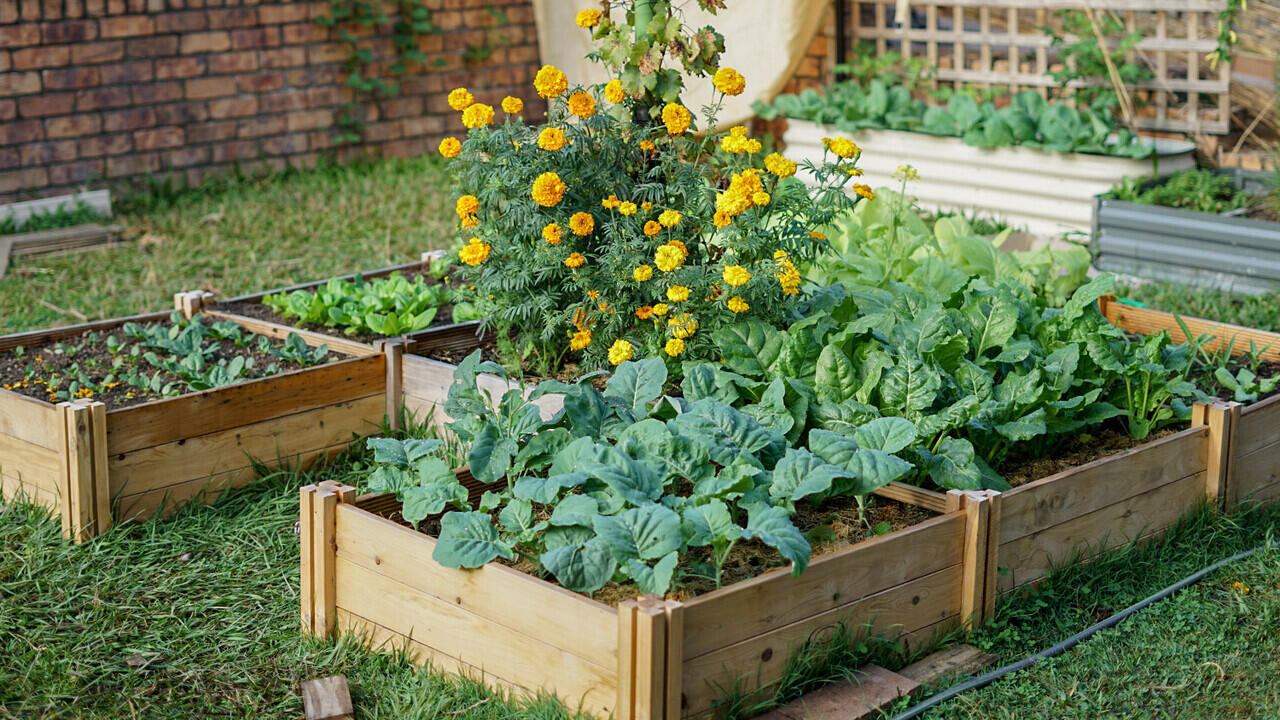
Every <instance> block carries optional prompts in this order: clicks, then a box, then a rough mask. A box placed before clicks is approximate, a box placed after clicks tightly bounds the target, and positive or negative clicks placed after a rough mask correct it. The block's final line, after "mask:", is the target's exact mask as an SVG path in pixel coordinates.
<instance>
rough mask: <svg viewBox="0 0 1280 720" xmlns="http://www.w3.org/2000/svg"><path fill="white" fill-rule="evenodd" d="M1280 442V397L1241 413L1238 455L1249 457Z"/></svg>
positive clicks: (1252, 406)
mask: <svg viewBox="0 0 1280 720" xmlns="http://www.w3.org/2000/svg"><path fill="white" fill-rule="evenodd" d="M1276 440H1280V395H1274V396H1272V397H1269V398H1267V399H1266V400H1263V401H1262V402H1260V403H1257V404H1256V405H1250V406H1248V407H1246V408H1244V409H1243V410H1241V411H1240V425H1239V427H1237V428H1236V454H1237V455H1248V454H1250V453H1253V452H1256V451H1257V450H1259V449H1260V448H1263V447H1266V446H1268V445H1271V444H1272V443H1274V442H1275V441H1276Z"/></svg>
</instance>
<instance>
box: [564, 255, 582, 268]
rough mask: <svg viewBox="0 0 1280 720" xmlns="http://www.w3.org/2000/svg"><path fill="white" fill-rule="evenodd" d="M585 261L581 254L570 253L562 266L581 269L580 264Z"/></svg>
mask: <svg viewBox="0 0 1280 720" xmlns="http://www.w3.org/2000/svg"><path fill="white" fill-rule="evenodd" d="M586 261H587V259H586V258H584V257H582V253H571V254H570V255H569V257H567V258H565V259H564V264H565V267H571V268H576V267H582V264H583V263H585V262H586Z"/></svg>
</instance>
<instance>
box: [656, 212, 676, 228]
mask: <svg viewBox="0 0 1280 720" xmlns="http://www.w3.org/2000/svg"><path fill="white" fill-rule="evenodd" d="M680 217H681V216H680V213H678V212H676V211H675V210H663V211H662V214H661V215H659V216H658V223H659V224H661V225H662V227H668V228H673V227H675V226H677V225H679V224H680Z"/></svg>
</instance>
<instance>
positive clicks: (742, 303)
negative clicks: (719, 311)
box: [724, 295, 751, 313]
mask: <svg viewBox="0 0 1280 720" xmlns="http://www.w3.org/2000/svg"><path fill="white" fill-rule="evenodd" d="M724 305H725V307H727V308H729V310H730V311H731V312H735V313H744V312H746V311H748V310H750V309H751V306H750V305H748V304H747V301H746V300H743V299H742V298H740V297H738V296H737V295H734V296H733V297H731V298H729V300H728V302H726V303H725V304H724Z"/></svg>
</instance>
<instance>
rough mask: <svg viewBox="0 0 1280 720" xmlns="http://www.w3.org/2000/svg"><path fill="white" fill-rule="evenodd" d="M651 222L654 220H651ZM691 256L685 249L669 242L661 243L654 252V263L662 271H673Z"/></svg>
mask: <svg viewBox="0 0 1280 720" xmlns="http://www.w3.org/2000/svg"><path fill="white" fill-rule="evenodd" d="M650 222H653V221H652V220H650ZM688 256H689V253H687V252H686V251H684V250H681V249H680V248H678V247H676V246H675V245H672V244H670V243H667V244H666V245H661V246H659V247H658V249H657V250H655V251H654V253H653V264H654V265H657V266H658V269H659V270H661V271H662V272H671V271H672V270H675V269H676V268H678V267H680V266H681V265H683V264H684V261H685V259H686V258H687V257H688Z"/></svg>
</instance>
